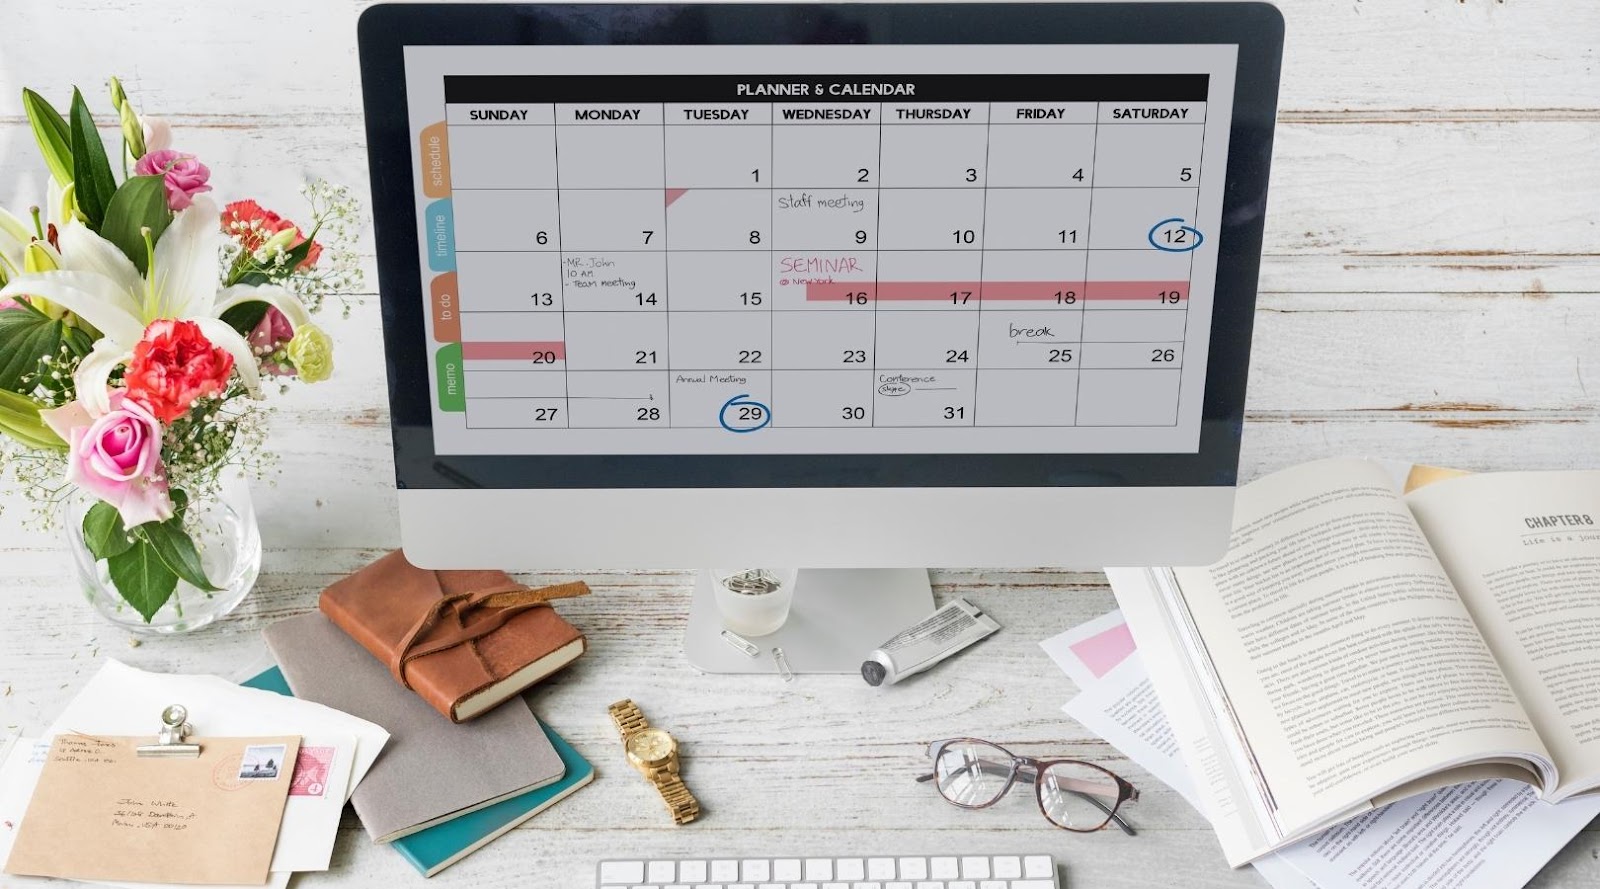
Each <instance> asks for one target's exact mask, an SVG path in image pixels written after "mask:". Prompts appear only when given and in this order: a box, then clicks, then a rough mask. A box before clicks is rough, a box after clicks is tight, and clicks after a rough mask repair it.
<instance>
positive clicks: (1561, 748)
mask: <svg viewBox="0 0 1600 889" xmlns="http://www.w3.org/2000/svg"><path fill="white" fill-rule="evenodd" d="M1397 487H1398V486H1397V485H1396V484H1395V479H1394V476H1393V474H1392V473H1391V471H1390V470H1389V469H1387V468H1385V467H1384V466H1383V465H1381V464H1378V463H1375V462H1371V461H1367V460H1355V459H1346V460H1324V461H1320V462H1316V463H1308V464H1305V465H1302V466H1297V467H1294V468H1292V469H1287V470H1284V471H1283V472H1279V473H1277V474H1275V475H1271V476H1268V477H1266V478H1264V479H1261V480H1260V481H1257V482H1254V483H1253V484H1250V485H1247V486H1245V487H1243V488H1241V489H1240V490H1239V493H1238V501H1237V505H1236V507H1235V514H1234V527H1233V536H1232V539H1231V542H1230V545H1229V551H1228V554H1227V555H1226V556H1225V557H1224V558H1223V560H1222V561H1220V562H1218V563H1217V564H1215V565H1212V566H1210V567H1208V568H1176V569H1109V570H1108V571H1107V573H1108V574H1111V575H1112V576H1113V583H1114V584H1115V585H1116V587H1117V589H1118V592H1119V598H1120V600H1121V604H1122V609H1123V613H1124V614H1125V615H1126V616H1127V619H1128V625H1129V627H1130V629H1132V631H1133V635H1134V637H1135V640H1136V641H1137V643H1138V646H1139V651H1140V653H1141V655H1143V657H1144V658H1145V660H1146V661H1147V663H1148V665H1149V668H1150V673H1151V676H1152V678H1153V679H1154V681H1155V685H1156V690H1157V693H1158V694H1159V695H1160V697H1161V703H1162V706H1163V708H1165V709H1166V711H1167V715H1168V718H1169V719H1170V720H1171V722H1172V724H1173V729H1174V731H1175V733H1176V734H1177V736H1178V740H1179V743H1180V745H1181V746H1182V748H1183V753H1184V756H1185V757H1186V759H1187V760H1188V762H1189V766H1190V769H1191V771H1192V772H1193V774H1194V775H1195V776H1196V777H1197V779H1198V780H1199V781H1200V783H1201V784H1202V786H1201V788H1200V792H1201V794H1202V795H1203V796H1205V797H1206V803H1207V804H1208V807H1209V808H1210V809H1211V810H1212V811H1211V812H1210V813H1209V814H1211V815H1212V822H1213V824H1214V825H1215V826H1216V829H1217V834H1218V836H1219V838H1220V839H1221V841H1222V846H1223V851H1224V853H1225V854H1226V856H1227V858H1228V862H1229V863H1230V864H1231V865H1233V866H1235V867H1237V866H1239V865H1242V864H1245V863H1248V862H1250V861H1252V860H1254V859H1256V858H1258V857H1260V856H1262V855H1264V854H1266V853H1268V852H1270V851H1273V850H1276V849H1279V848H1282V847H1284V846H1286V845H1288V844H1290V843H1292V842H1294V841H1295V840H1296V839H1299V838H1301V837H1304V836H1307V835H1309V834H1312V833H1316V832H1318V831H1320V830H1322V829H1325V828H1327V827H1329V826H1331V825H1333V824H1337V823H1339V822H1341V821H1344V820H1346V819H1349V818H1352V817H1355V816H1356V815H1359V814H1360V813H1362V812H1365V811H1367V810H1369V809H1371V808H1373V807H1376V806H1381V805H1384V804H1386V803H1389V802H1393V801H1394V800H1397V799H1401V798H1403V797H1406V796H1410V795H1412V794H1417V793H1422V792H1425V791H1429V790H1434V789H1437V788H1439V787H1442V786H1445V785H1449V784H1456V783H1463V782H1467V781H1475V780H1479V779H1482V778H1489V777H1499V778H1515V779H1518V780H1522V781H1525V782H1527V783H1529V784H1531V785H1533V786H1534V787H1535V788H1537V789H1538V790H1539V792H1540V796H1541V797H1542V798H1543V799H1545V800H1548V801H1551V802H1555V801H1559V800H1562V799H1565V798H1567V797H1570V796H1572V795H1574V794H1578V793H1584V792H1588V791H1592V790H1595V789H1597V788H1600V471H1575V472H1509V473H1494V474H1486V475H1471V476H1461V477H1458V478H1451V479H1449V480H1445V481H1440V482H1437V483H1434V484H1429V485H1426V486H1423V487H1417V488H1415V489H1414V490H1412V491H1410V492H1409V493H1405V494H1402V493H1400V492H1398V491H1397ZM1125 589H1133V590H1137V591H1139V592H1137V593H1136V594H1132V595H1130V594H1127V593H1126V592H1124V590H1125Z"/></svg>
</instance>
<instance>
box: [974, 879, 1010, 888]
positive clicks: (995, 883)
mask: <svg viewBox="0 0 1600 889" xmlns="http://www.w3.org/2000/svg"><path fill="white" fill-rule="evenodd" d="M1010 886H1011V884H1010V883H1008V882H1006V881H1005V880H984V881H983V882H981V883H979V884H978V889H1010Z"/></svg>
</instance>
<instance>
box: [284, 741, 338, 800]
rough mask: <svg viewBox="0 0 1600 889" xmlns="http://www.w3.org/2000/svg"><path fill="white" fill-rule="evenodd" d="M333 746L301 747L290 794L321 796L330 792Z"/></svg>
mask: <svg viewBox="0 0 1600 889" xmlns="http://www.w3.org/2000/svg"><path fill="white" fill-rule="evenodd" d="M334 752H335V748H333V747H301V748H300V754H299V755H298V756H296V757H295V760H294V777H293V778H291V779H290V783H289V795H290V796H316V797H320V796H322V795H324V794H326V793H327V792H328V772H329V771H330V770H332V768H333V755H334Z"/></svg>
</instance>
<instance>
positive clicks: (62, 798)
mask: <svg viewBox="0 0 1600 889" xmlns="http://www.w3.org/2000/svg"><path fill="white" fill-rule="evenodd" d="M151 740H152V739H150V738H108V737H89V736H87V735H59V736H57V737H56V739H55V741H54V742H53V743H52V744H51V745H50V754H49V759H48V760H46V762H45V766H44V771H43V772H42V773H41V774H40V776H39V785H38V787H37V788H36V789H35V790H34V792H33V799H32V801H30V802H29V804H28V811H27V814H25V815H23V817H22V824H21V825H20V826H19V827H18V830H17V840H16V844H15V845H14V846H13V847H12V849H11V857H10V859H8V860H7V861H6V868H5V872H6V873H8V874H17V875H19V876H21V875H26V876H39V877H63V878H66V879H69V880H110V881H117V882H137V883H191V884H208V883H210V884H216V883H234V884H249V885H260V884H263V883H265V882H266V881H267V875H268V869H269V868H270V866H271V864H272V850H273V847H274V846H275V845H276V844H277V841H278V825H279V822H281V821H282V820H283V807H284V803H285V802H286V801H287V800H288V795H289V784H290V778H291V777H292V774H293V772H294V761H295V756H296V755H297V754H298V753H299V749H300V739H299V738H297V737H286V738H207V739H201V740H198V741H192V743H198V744H199V745H200V756H199V757H198V758H196V759H154V758H144V757H140V756H139V755H138V754H137V753H136V749H137V748H138V747H139V746H140V745H141V744H149V743H151Z"/></svg>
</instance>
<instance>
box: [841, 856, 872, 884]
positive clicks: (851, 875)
mask: <svg viewBox="0 0 1600 889" xmlns="http://www.w3.org/2000/svg"><path fill="white" fill-rule="evenodd" d="M833 873H834V876H835V877H837V878H838V879H840V880H865V879H866V878H867V865H866V862H864V861H862V860H861V859H859V858H841V859H839V860H838V861H836V862H834V863H833Z"/></svg>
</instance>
